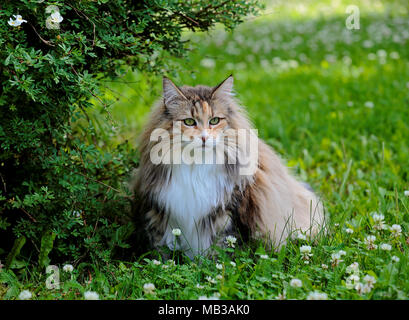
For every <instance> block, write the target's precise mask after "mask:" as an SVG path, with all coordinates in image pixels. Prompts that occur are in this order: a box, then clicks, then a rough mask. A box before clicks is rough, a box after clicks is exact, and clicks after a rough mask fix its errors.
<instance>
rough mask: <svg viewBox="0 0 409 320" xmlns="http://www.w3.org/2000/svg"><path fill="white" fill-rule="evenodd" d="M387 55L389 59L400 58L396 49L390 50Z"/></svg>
mask: <svg viewBox="0 0 409 320" xmlns="http://www.w3.org/2000/svg"><path fill="white" fill-rule="evenodd" d="M389 56H390V57H391V59H394V60H398V59H399V58H400V55H399V53H398V52H396V51H392V52H391V53H390V54H389Z"/></svg>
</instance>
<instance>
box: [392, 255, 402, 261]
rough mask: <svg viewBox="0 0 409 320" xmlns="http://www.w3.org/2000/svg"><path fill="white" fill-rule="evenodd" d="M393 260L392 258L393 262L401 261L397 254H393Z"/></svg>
mask: <svg viewBox="0 0 409 320" xmlns="http://www.w3.org/2000/svg"><path fill="white" fill-rule="evenodd" d="M391 260H392V261H393V262H399V261H400V259H399V257H397V256H392V257H391Z"/></svg>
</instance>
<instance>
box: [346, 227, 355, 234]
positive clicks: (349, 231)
mask: <svg viewBox="0 0 409 320" xmlns="http://www.w3.org/2000/svg"><path fill="white" fill-rule="evenodd" d="M345 232H346V233H348V234H353V233H354V230H352V229H351V228H346V229H345Z"/></svg>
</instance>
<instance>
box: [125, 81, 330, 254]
mask: <svg viewBox="0 0 409 320" xmlns="http://www.w3.org/2000/svg"><path fill="white" fill-rule="evenodd" d="M232 90H233V77H232V76H230V77H228V78H227V79H226V80H224V81H223V82H222V83H220V84H219V85H218V86H216V87H207V86H196V87H189V86H183V87H177V86H176V85H175V84H174V83H173V82H172V81H171V80H169V79H168V78H163V97H162V98H161V99H160V101H158V103H157V104H156V106H155V107H154V109H153V110H152V112H151V114H150V117H149V120H148V123H147V125H146V127H145V129H144V130H143V133H142V135H141V137H140V138H141V139H140V152H141V159H140V166H139V168H138V169H137V170H136V171H135V173H134V177H133V182H132V184H131V188H132V190H133V191H134V192H135V195H136V197H137V199H139V200H138V201H139V203H140V206H141V208H143V210H144V211H143V213H142V214H143V215H144V218H145V221H146V230H147V233H148V235H149V237H150V241H151V244H152V245H153V246H155V247H160V246H163V245H166V246H168V247H169V248H170V249H171V250H173V249H174V248H175V246H176V249H178V250H182V251H184V252H185V253H186V254H187V255H188V256H189V257H190V258H193V257H194V256H195V255H198V254H204V253H205V252H206V250H207V249H208V248H209V247H210V246H211V245H212V244H213V243H214V242H215V240H217V239H223V237H224V236H226V235H230V234H234V233H235V232H241V233H243V234H244V236H245V234H246V233H248V234H249V235H250V237H251V238H263V239H268V240H269V243H270V244H271V245H272V246H273V247H278V246H280V245H282V244H284V243H285V241H286V239H287V238H288V237H289V236H290V235H291V233H292V232H293V231H294V230H301V231H302V232H308V234H309V235H310V236H312V235H316V234H317V233H318V232H319V231H320V230H321V229H322V228H323V225H324V208H323V206H322V204H321V202H320V201H319V199H318V197H317V196H316V195H315V194H314V193H313V192H312V191H311V190H310V188H308V185H306V184H304V183H302V182H299V181H297V179H296V178H295V177H293V176H292V175H291V174H290V173H289V171H288V169H287V167H286V166H285V165H283V164H282V162H281V159H280V158H279V156H278V155H277V154H276V153H275V152H274V151H273V150H272V149H271V148H270V147H269V146H268V145H266V144H265V143H264V142H263V141H262V140H261V139H258V138H257V137H256V140H255V141H254V140H253V142H251V144H249V145H250V147H253V148H254V147H255V148H256V149H253V151H252V155H253V157H252V156H251V155H250V156H249V159H247V160H248V162H247V163H244V162H243V160H242V159H241V158H240V154H241V155H243V154H244V153H245V152H246V150H245V149H246V148H247V149H248V147H249V145H247V146H246V142H247V143H248V142H249V140H248V138H246V139H244V140H243V139H242V140H240V139H238V138H237V132H238V130H239V129H241V130H245V131H246V132H249V130H251V128H252V126H251V124H250V121H249V120H248V117H247V115H246V113H245V111H244V109H243V108H242V107H241V106H240V105H239V103H238V101H237V100H236V99H235V98H234V95H233V92H232ZM175 127H178V128H179V129H180V131H179V133H178V132H177V131H175ZM158 128H160V129H161V130H162V132H165V133H168V138H166V137H165V138H163V137H162V140H161V141H162V142H169V143H168V144H167V147H164V148H162V150H161V152H158V153H157V154H158V156H157V157H156V158H157V159H156V160H154V161H153V160H152V154H154V153H155V152H154V151H155V148H156V147H155V146H157V145H158V141H159V140H160V139H155V138H152V137H154V136H155V133H156V131H155V130H157V129H158ZM181 137H183V138H182V139H179V138H181ZM166 140H167V141H166ZM222 144H225V149H223V150H224V151H223V153H222V158H223V159H222V160H225V161H224V162H223V163H220V162H217V161H214V158H212V159H213V161H210V162H209V163H207V162H206V163H200V161H196V162H193V163H189V162H187V161H183V160H182V161H181V162H177V161H176V160H177V159H178V157H177V156H175V155H174V154H173V153H172V150H174V149H175V148H176V147H178V146H179V147H180V148H182V149H183V148H187V146H188V145H189V147H190V151H189V152H190V153H189V152H188V153H187V154H191V152H192V151H198V154H201V156H203V155H205V154H211V155H214V154H215V150H216V149H217V146H221V145H222ZM163 145H166V144H163ZM250 149H251V148H250ZM254 150H255V151H254ZM254 155H257V156H256V157H254ZM231 158H233V160H234V161H230V160H231ZM158 159H159V160H160V161H157V160H158ZM165 159H167V160H168V161H167V162H166V161H163V160H165ZM228 159H229V160H228ZM169 160H170V161H169ZM179 160H180V159H179ZM219 160H220V159H219ZM252 165H253V168H254V169H253V170H252V171H251V170H250V171H247V172H244V174H243V173H242V172H240V169H243V168H244V167H246V166H247V168H248V167H249V166H250V167H251V166H252ZM175 228H178V229H180V230H181V233H182V234H181V235H180V236H175V235H174V234H173V233H172V230H173V229H175Z"/></svg>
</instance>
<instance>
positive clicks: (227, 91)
mask: <svg viewBox="0 0 409 320" xmlns="http://www.w3.org/2000/svg"><path fill="white" fill-rule="evenodd" d="M226 95H227V96H232V95H233V75H232V74H231V75H230V76H229V77H228V78H227V79H225V80H223V81H222V82H221V83H220V84H218V85H217V86H215V87H214V89H213V92H212V98H213V97H217V96H219V97H223V96H226Z"/></svg>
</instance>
